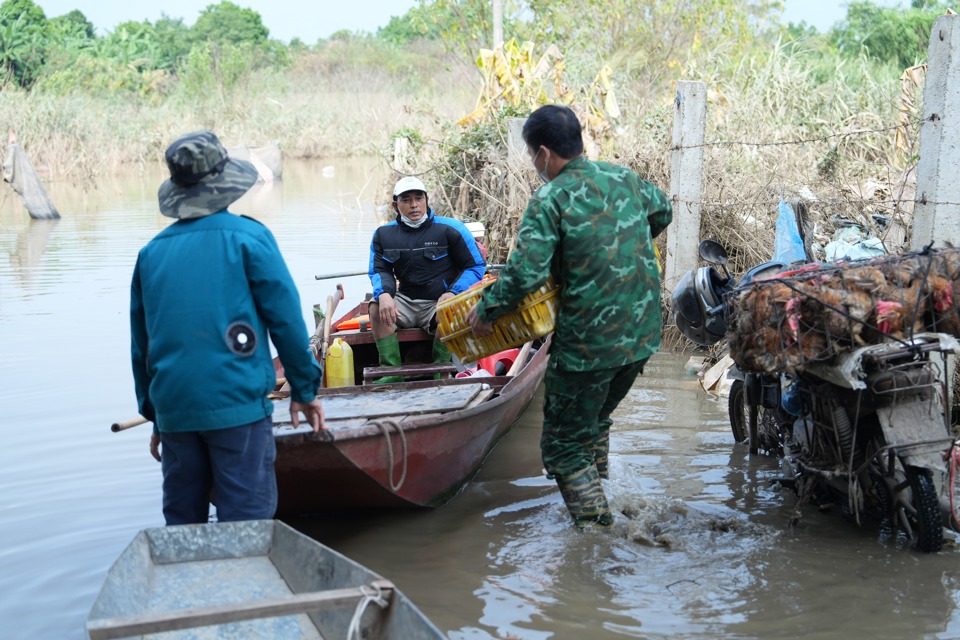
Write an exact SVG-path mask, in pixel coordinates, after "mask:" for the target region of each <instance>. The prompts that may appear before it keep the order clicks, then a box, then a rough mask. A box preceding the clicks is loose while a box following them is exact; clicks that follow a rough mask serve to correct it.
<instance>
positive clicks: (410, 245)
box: [369, 209, 486, 300]
mask: <svg viewBox="0 0 960 640" xmlns="http://www.w3.org/2000/svg"><path fill="white" fill-rule="evenodd" d="M485 270H486V266H485V263H484V260H483V256H482V255H481V254H480V249H479V248H478V247H477V242H476V240H474V239H473V235H472V234H471V233H470V231H469V230H468V229H467V227H466V225H464V224H463V223H462V222H460V221H459V220H456V219H454V218H445V217H442V216H438V215H436V214H435V213H434V212H433V209H428V210H427V219H426V220H425V221H424V222H423V224H421V225H420V226H419V227H417V228H416V229H414V228H413V227H409V226H407V225H405V224H403V223H402V222H400V216H399V214H398V215H397V217H396V219H395V220H394V221H393V222H390V223H389V224H386V225H384V226H382V227H380V228H379V229H377V230H376V231H375V232H374V233H373V240H372V242H371V243H370V269H369V272H370V283H371V284H372V285H373V297H374V299H375V300H379V299H380V294H381V293H389V294H390V295H391V296H395V295H396V294H397V281H398V280H399V281H400V293H402V294H403V295H405V296H407V297H408V298H411V299H413V300H437V299H438V298H439V297H440V296H442V295H443V294H444V293H446V292H448V291H449V292H450V293H454V294H456V293H462V292H463V291H466V290H467V289H469V288H470V287H471V286H473V285H474V284H476V283H477V282H479V281H480V280H481V278H483V273H484V271H485Z"/></svg>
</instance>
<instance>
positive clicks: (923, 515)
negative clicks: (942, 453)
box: [907, 467, 943, 553]
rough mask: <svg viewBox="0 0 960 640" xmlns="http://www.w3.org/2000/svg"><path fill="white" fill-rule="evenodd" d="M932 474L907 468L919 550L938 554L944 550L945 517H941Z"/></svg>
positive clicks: (915, 537)
mask: <svg viewBox="0 0 960 640" xmlns="http://www.w3.org/2000/svg"><path fill="white" fill-rule="evenodd" d="M930 475H931V474H930V472H929V471H927V470H925V469H917V468H916V467H907V478H908V479H909V480H910V491H911V493H913V501H912V504H911V506H912V508H913V519H914V521H915V523H916V531H915V532H914V540H915V542H916V545H917V549H919V550H920V551H923V552H925V553H936V552H937V551H940V549H941V548H943V517H942V516H941V515H940V499H939V497H938V496H937V488H936V486H935V485H934V484H933V478H931V477H930Z"/></svg>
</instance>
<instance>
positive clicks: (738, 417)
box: [727, 380, 783, 455]
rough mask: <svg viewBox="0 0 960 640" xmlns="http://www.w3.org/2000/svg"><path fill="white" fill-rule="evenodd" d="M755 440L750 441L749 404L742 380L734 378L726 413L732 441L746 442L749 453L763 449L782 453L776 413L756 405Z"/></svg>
mask: <svg viewBox="0 0 960 640" xmlns="http://www.w3.org/2000/svg"><path fill="white" fill-rule="evenodd" d="M755 411H757V441H756V442H750V422H749V420H750V405H749V404H747V392H746V388H745V387H744V384H743V380H734V381H733V384H732V385H730V397H729V398H728V400H727V413H728V414H729V416H730V430H731V431H732V432H733V440H734V442H737V443H741V442H746V443H748V444H749V445H750V453H752V454H753V453H759V452H760V451H764V452H766V453H768V454H770V455H782V454H783V447H782V445H781V443H780V436H779V433H780V429H779V425H778V422H777V416H776V414H775V413H774V412H773V411H771V410H769V409H767V408H765V407H756V409H755Z"/></svg>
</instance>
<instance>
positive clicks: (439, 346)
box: [433, 337, 450, 380]
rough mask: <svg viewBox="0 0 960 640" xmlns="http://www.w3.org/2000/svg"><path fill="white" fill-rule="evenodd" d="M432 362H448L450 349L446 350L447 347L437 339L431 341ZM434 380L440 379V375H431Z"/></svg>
mask: <svg viewBox="0 0 960 640" xmlns="http://www.w3.org/2000/svg"><path fill="white" fill-rule="evenodd" d="M433 361H434V362H450V349H448V348H447V345H445V344H443V342H441V340H440V338H439V337H436V338H434V339H433ZM433 379H434V380H439V379H440V374H439V373H435V374H433Z"/></svg>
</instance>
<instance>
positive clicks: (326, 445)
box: [274, 302, 550, 515]
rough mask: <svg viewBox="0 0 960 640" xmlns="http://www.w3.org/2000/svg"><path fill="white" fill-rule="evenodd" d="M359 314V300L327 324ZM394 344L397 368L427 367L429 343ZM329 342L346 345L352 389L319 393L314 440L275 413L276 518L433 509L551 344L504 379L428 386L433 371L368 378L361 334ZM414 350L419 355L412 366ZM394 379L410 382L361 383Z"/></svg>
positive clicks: (531, 379)
mask: <svg viewBox="0 0 960 640" xmlns="http://www.w3.org/2000/svg"><path fill="white" fill-rule="evenodd" d="M366 313H367V303H366V302H362V303H360V304H359V305H357V307H355V308H354V309H352V310H351V311H350V312H348V313H347V314H345V315H344V316H343V317H341V318H340V319H338V320H337V321H336V322H334V323H333V326H334V327H338V326H340V325H342V324H344V323H346V321H348V320H350V319H353V318H356V317H359V316H362V315H363V314H366ZM398 337H399V339H400V344H401V352H402V353H403V354H404V360H405V362H411V361H413V362H415V361H417V360H418V359H425V360H429V359H430V358H429V354H430V349H431V345H432V342H433V336H431V335H429V334H427V333H426V332H423V331H420V330H418V329H405V330H401V331H400V332H399V333H398ZM337 338H340V339H341V340H342V341H343V342H344V343H346V344H348V345H350V348H351V352H352V355H353V360H354V366H353V370H354V374H353V377H354V383H355V384H354V385H353V386H345V387H340V388H324V389H321V392H320V399H321V401H322V402H323V409H324V415H325V419H326V422H327V429H326V430H323V431H321V432H320V433H318V434H313V433H312V432H310V430H309V428H304V427H301V428H299V429H296V430H294V429H292V428H291V427H290V426H289V424H288V423H289V412H288V407H287V403H286V402H280V403H278V404H277V406H276V407H275V411H274V423H275V424H276V425H277V427H276V442H277V460H276V471H277V483H278V488H279V492H280V504H279V507H278V513H279V514H282V515H293V514H306V513H313V512H317V511H321V510H324V509H340V508H346V509H350V508H354V509H355V508H402V507H437V506H440V505H441V504H443V503H444V502H446V501H448V500H449V499H450V498H452V497H453V496H455V495H456V494H457V492H459V491H460V489H462V488H463V486H464V485H465V484H466V483H467V481H469V479H470V478H471V477H473V475H474V474H475V473H476V472H477V470H478V469H479V468H480V465H481V464H482V462H483V460H484V459H485V458H486V457H487V455H488V454H489V453H490V451H492V450H493V448H494V447H495V446H496V444H497V442H498V441H499V440H500V438H501V437H502V436H503V435H504V434H505V433H506V432H507V431H508V430H509V429H510V427H511V426H513V424H514V423H515V422H516V420H517V418H518V417H519V416H520V413H521V412H522V411H523V410H524V408H526V406H527V405H528V404H529V402H530V400H531V399H532V398H533V396H534V394H535V393H536V390H537V388H538V387H539V385H540V382H541V380H542V379H543V375H544V373H545V371H546V366H547V360H548V358H549V356H548V351H549V344H550V339H549V337H548V338H546V339H544V340H540V341H536V342H534V343H531V344H530V345H529V346H526V347H525V348H524V349H523V350H521V352H520V355H519V356H518V357H517V358H516V361H515V362H514V365H513V366H512V367H511V370H510V371H507V372H504V373H505V374H504V375H489V376H483V377H480V376H471V377H464V378H454V377H446V378H441V379H439V380H434V379H432V376H433V374H434V373H435V372H436V369H437V368H438V367H437V365H429V364H428V365H422V364H404V365H402V366H401V367H399V368H396V369H390V370H386V369H383V370H378V371H374V368H376V366H377V362H378V354H377V348H376V344H375V342H374V339H373V334H372V333H371V332H370V331H369V330H365V327H364V328H355V329H338V330H335V331H333V332H332V333H330V334H329V340H330V341H331V342H332V341H333V340H335V339H337ZM535 347H539V348H535ZM418 352H419V354H420V355H421V356H426V357H423V358H418V357H417V356H418ZM439 368H441V369H443V368H446V369H447V371H445V372H444V374H443V375H450V374H451V373H452V371H450V370H453V369H454V367H453V365H452V363H451V364H447V365H441V366H440V367H439ZM490 373H496V370H494V371H491V372H490ZM375 374H376V375H375ZM396 374H401V375H405V376H407V377H408V378H410V381H406V382H400V383H393V384H363V382H364V381H368V382H369V381H370V380H371V379H372V378H375V377H378V376H379V375H396ZM424 374H425V375H424ZM279 376H282V372H279V373H278V377H279ZM424 377H426V378H427V379H423V378H424ZM285 423H287V425H286V426H284V425H285Z"/></svg>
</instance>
